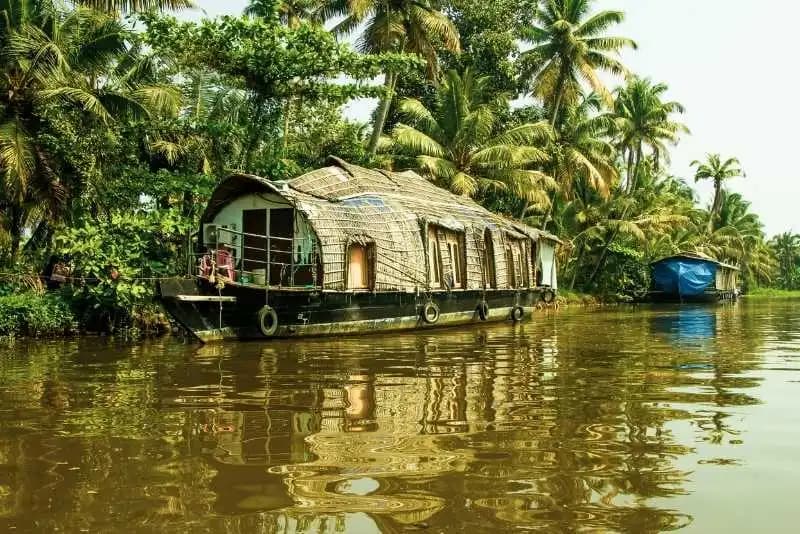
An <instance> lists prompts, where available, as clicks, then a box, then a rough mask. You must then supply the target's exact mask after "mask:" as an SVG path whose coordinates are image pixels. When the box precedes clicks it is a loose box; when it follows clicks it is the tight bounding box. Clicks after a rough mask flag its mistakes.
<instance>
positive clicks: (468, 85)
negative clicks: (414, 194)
mask: <svg viewBox="0 0 800 534" xmlns="http://www.w3.org/2000/svg"><path fill="white" fill-rule="evenodd" d="M186 5H188V2H184V1H182V0H181V1H144V2H115V1H113V0H111V1H107V2H92V1H89V0H78V1H76V2H73V3H66V4H62V3H59V2H50V1H49V0H7V1H5V2H2V3H0V64H1V65H0V66H1V68H2V71H3V73H4V75H3V76H2V77H0V175H2V181H0V266H1V268H0V271H2V274H1V275H0V291H2V293H3V294H6V295H12V296H11V297H2V298H6V299H9V298H10V299H11V300H9V301H8V302H5V303H2V304H0V306H11V307H14V306H16V305H17V304H19V302H22V301H25V300H26V299H25V298H23V297H19V296H18V295H21V294H23V292H30V291H32V289H31V288H30V287H28V286H26V280H30V279H31V278H34V279H38V280H40V282H41V284H42V287H45V286H47V285H48V284H49V285H51V286H52V285H53V281H52V280H51V279H50V276H51V275H53V272H54V271H53V267H54V263H64V264H65V265H66V266H67V268H68V272H66V273H59V278H58V282H59V283H58V284H56V285H58V286H61V288H60V289H59V290H58V292H55V293H51V294H48V296H46V297H45V296H37V297H36V299H32V300H31V302H38V300H37V299H40V300H42V302H46V303H48V304H47V305H45V306H44V307H43V308H42V309H43V310H46V312H43V313H45V316H46V317H45V318H44V319H42V324H44V323H47V320H49V319H47V317H50V315H49V314H51V313H53V314H57V313H59V311H58V310H62V311H63V310H65V309H67V308H69V310H70V314H71V315H70V317H71V319H70V320H69V323H70V325H72V323H73V320H72V319H73V318H75V317H77V321H78V322H80V323H82V324H94V325H97V324H105V325H107V328H108V329H114V328H115V327H117V326H119V325H125V324H128V325H129V324H136V323H137V322H142V323H145V322H147V321H148V320H150V319H148V318H152V317H153V315H152V308H151V307H150V306H149V304H148V303H149V301H150V299H151V297H152V295H153V288H154V284H155V281H156V280H157V279H158V278H159V277H164V276H172V275H177V274H181V273H185V272H186V270H187V262H188V261H189V260H188V259H187V241H188V239H187V237H188V233H189V232H191V231H192V230H193V229H194V227H195V223H196V221H197V219H198V217H199V215H200V210H201V209H202V206H203V205H204V202H205V200H206V199H207V198H208V195H209V194H210V192H211V190H212V189H213V187H214V185H215V184H216V183H218V181H219V180H221V179H222V178H223V177H224V176H226V175H227V174H228V173H230V172H232V171H244V172H248V173H253V174H258V175H263V176H267V177H270V178H274V179H285V178H289V177H292V176H296V175H298V174H300V173H302V172H305V171H308V170H310V169H313V168H315V167H318V166H320V165H323V164H324V162H325V158H326V157H327V156H328V155H335V156H339V157H341V158H344V159H346V160H349V161H352V162H354V163H357V164H362V165H373V166H382V167H386V168H394V169H414V170H416V171H418V172H420V173H422V174H423V175H424V176H426V177H428V178H429V179H431V180H433V181H434V182H435V183H437V184H438V185H441V186H442V187H447V188H449V189H451V190H452V191H453V192H455V193H457V194H463V195H469V196H471V197H473V198H475V199H476V200H478V201H479V202H481V203H482V204H484V205H485V206H487V207H488V208H490V209H492V210H495V211H497V212H500V213H503V214H505V215H507V216H509V217H514V218H518V219H523V220H525V221H526V222H528V223H529V224H531V225H534V226H538V227H541V228H545V229H547V230H548V231H550V232H552V233H555V234H557V235H558V236H559V237H561V239H562V240H564V242H565V245H564V246H563V247H562V248H561V250H560V262H561V280H562V284H563V286H564V289H566V290H570V291H580V292H583V293H591V294H602V295H605V296H612V297H613V296H618V297H621V298H626V297H629V296H630V295H633V294H636V293H637V292H641V291H643V290H645V289H646V288H647V287H648V285H649V274H648V268H647V265H648V263H649V262H650V261H652V260H654V259H656V258H659V257H662V256H665V255H669V254H674V253H677V252H681V251H693V252H700V253H706V254H709V255H711V256H714V257H716V258H718V259H719V260H722V261H725V262H728V263H733V264H736V265H739V266H741V268H742V281H743V284H744V286H745V288H746V289H751V288H755V287H759V286H767V285H771V284H780V286H781V287H786V288H794V287H796V285H797V284H798V283H800V276H798V275H797V273H798V272H800V271H798V270H797V269H798V257H800V254H798V249H800V247H799V246H798V244H797V241H798V238H796V237H793V238H792V239H794V240H795V242H794V244H793V245H792V247H793V249H792V250H793V252H792V253H791V259H790V258H789V253H788V252H787V251H786V243H785V242H783V241H781V239H779V238H776V239H774V240H772V241H768V240H767V239H766V237H765V236H764V233H763V230H762V225H761V223H760V221H759V218H758V216H757V215H756V214H755V213H753V212H752V210H751V209H750V205H749V203H748V202H747V200H746V199H744V198H742V197H741V195H739V194H737V193H733V192H731V191H730V190H728V189H726V187H725V182H726V180H728V179H729V178H731V177H736V176H742V175H743V171H742V169H741V165H740V164H739V162H738V161H737V160H736V159H735V158H734V157H732V156H733V155H724V156H721V155H716V154H714V153H713V151H714V148H715V147H708V149H709V152H710V154H709V155H707V156H704V155H702V154H698V161H697V162H696V164H695V170H696V173H695V175H694V176H680V177H679V176H673V175H671V174H670V173H669V166H668V163H669V156H670V149H671V148H672V147H674V145H675V144H677V143H678V142H680V140H681V138H683V137H685V136H686V135H689V127H688V125H686V124H685V123H684V121H683V117H682V115H683V111H684V109H683V106H682V105H681V104H680V103H679V102H674V101H670V100H668V98H667V97H666V94H667V91H668V82H669V81H668V80H667V81H666V82H664V81H661V80H651V79H647V78H644V77H641V76H637V74H636V73H635V72H631V71H630V70H629V69H628V68H627V67H626V66H625V65H624V64H623V63H622V62H621V60H620V57H619V52H620V51H622V50H628V49H635V48H636V43H635V41H634V40H632V39H630V38H629V37H628V36H617V35H616V33H615V31H616V29H617V25H618V24H619V23H620V22H622V21H623V19H624V16H625V15H624V13H622V12H619V11H599V10H598V6H597V5H596V3H595V2H594V1H593V0H553V1H550V2H536V1H535V0H522V1H518V0H515V1H513V2H512V1H510V0H498V1H497V2H492V3H490V4H487V3H486V2H481V1H477V0H444V1H441V2H439V1H437V2H433V1H428V0H416V1H414V2H405V1H397V2H391V3H387V2H379V1H372V0H370V1H365V2H342V1H339V0H303V1H299V2H298V1H295V0H284V1H279V0H251V4H250V6H249V7H248V8H247V10H246V14H242V15H241V16H229V17H222V18H219V19H215V20H208V19H205V20H202V21H200V22H181V21H179V20H178V19H176V18H175V17H174V16H172V15H170V14H169V13H168V12H167V11H166V10H170V9H180V8H182V7H186ZM608 76H611V77H613V79H614V80H615V82H614V84H615V85H613V86H607V85H606V84H605V83H604V82H603V80H606V79H608ZM376 79H377V80H379V81H381V80H382V82H383V83H376V81H375V80H376ZM364 97H373V98H375V99H377V101H378V106H377V109H376V110H375V112H374V113H373V120H372V121H371V122H370V123H369V124H362V123H360V122H358V121H354V120H352V119H351V118H349V117H348V115H347V114H346V113H344V111H343V106H344V105H345V104H348V103H352V102H353V101H354V99H359V98H364ZM748 179H757V177H751V178H748ZM692 180H711V181H712V182H713V184H714V189H715V194H714V201H713V203H711V204H710V205H709V206H705V205H703V204H702V203H700V202H699V201H698V198H697V197H696V195H695V193H694V191H693V190H692V189H691V187H690V186H689V183H690V182H691V181H692ZM38 277H44V278H38ZM43 291H44V290H42V292H39V293H36V294H37V295H42V294H43ZM24 294H28V293H24ZM15 299H16V300H15ZM20 299H21V300H20ZM56 300H57V301H58V302H59V304H57V306H56V308H51V307H49V306H50V304H49V303H51V301H52V302H54V301H56ZM15 303H16V304H15ZM23 308H24V307H23ZM3 309H6V308H3ZM9 309H10V308H9ZM26 310H27V311H26ZM31 313H33V312H30V310H28V308H24V309H23V310H22V311H20V312H19V313H17V312H14V314H11V315H13V317H17V318H21V319H19V321H17V319H9V320H8V324H7V325H6V324H5V323H4V325H3V326H2V327H0V328H2V329H5V330H4V331H12V330H16V331H24V332H29V333H36V332H38V331H39V330H40V328H39V326H37V325H38V324H39V323H37V321H38V320H39V319H36V316H35V314H34V315H31ZM26 314H27V315H26ZM11 315H10V316H11ZM65 317H66V315H65ZM14 321H17V322H14ZM23 324H24V325H25V326H15V325H23ZM65 324H66V322H64V323H59V324H58V326H57V327H56V328H55V330H59V329H60V328H61V326H64V325H65ZM51 330H52V329H51Z"/></svg>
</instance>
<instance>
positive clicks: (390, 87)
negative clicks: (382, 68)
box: [367, 72, 397, 157]
mask: <svg viewBox="0 0 800 534" xmlns="http://www.w3.org/2000/svg"><path fill="white" fill-rule="evenodd" d="M396 85H397V74H395V73H392V72H387V73H386V79H385V80H384V82H383V87H384V88H385V89H386V94H385V95H383V98H381V102H380V105H379V106H378V111H377V114H376V116H375V124H374V125H373V126H372V136H371V137H370V139H369V147H368V148H367V153H368V154H369V156H370V157H372V156H374V155H375V153H376V152H377V151H378V141H380V139H381V135H383V127H384V125H385V124H386V118H387V117H388V116H389V108H390V107H391V106H392V99H393V98H394V89H395V86H396Z"/></svg>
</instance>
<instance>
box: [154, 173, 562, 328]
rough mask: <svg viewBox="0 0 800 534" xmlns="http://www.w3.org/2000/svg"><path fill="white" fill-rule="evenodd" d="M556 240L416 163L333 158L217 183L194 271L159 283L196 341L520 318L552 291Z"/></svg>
mask: <svg viewBox="0 0 800 534" xmlns="http://www.w3.org/2000/svg"><path fill="white" fill-rule="evenodd" d="M558 244H559V240H558V239H557V238H556V237H555V236H553V235H550V234H547V233H545V232H543V231H540V230H537V229H534V228H531V227H528V226H526V225H524V224H520V223H518V222H516V221H512V220H509V219H506V218H504V217H501V216H498V215H496V214H494V213H491V212H490V211H488V210H486V209H484V208H482V207H481V206H479V205H478V204H476V203H475V202H473V201H472V200H470V199H469V198H466V197H463V196H457V195H454V194H452V193H450V192H448V191H445V190H443V189H441V188H439V187H436V186H435V185H433V184H432V183H431V182H429V181H428V180H426V179H424V178H423V177H421V176H419V175H418V174H415V173H413V172H410V171H405V172H389V171H383V170H373V169H365V168H361V167H357V166H355V165H351V164H348V163H346V162H344V161H342V160H339V159H336V158H331V164H330V166H328V167H324V168H321V169H317V170H315V171H312V172H310V173H307V174H304V175H302V176H299V177H297V178H294V179H292V180H288V181H273V180H268V179H265V178H261V177H258V176H252V175H248V174H236V175H233V176H230V177H229V178H227V179H226V180H224V181H223V182H222V183H220V184H219V186H218V187H217V188H216V190H215V191H214V192H213V194H212V196H211V198H210V200H209V203H208V205H207V207H206V210H205V212H204V214H203V216H202V219H201V223H200V228H199V230H198V233H197V235H196V245H195V261H194V262H193V263H194V272H192V273H191V276H187V277H186V278H176V279H169V280H163V281H161V283H160V284H159V293H160V298H161V300H162V301H163V303H164V305H165V307H166V309H167V310H168V311H169V313H170V314H171V315H172V316H173V317H174V318H175V319H176V320H177V321H178V322H179V323H180V324H181V325H183V326H184V327H185V328H186V329H187V330H188V331H190V332H192V333H193V334H194V335H195V336H197V338H199V339H200V340H201V341H204V342H207V341H212V340H222V339H264V338H273V337H294V336H309V335H339V334H347V333H365V332H374V331H390V330H405V329H415V328H428V327H434V326H442V325H457V324H469V323H480V322H488V321H521V320H523V319H525V318H527V317H529V316H530V315H531V314H532V313H533V311H534V309H535V308H536V307H539V306H541V303H542V302H545V303H547V302H551V301H552V300H553V299H554V298H555V296H556V290H557V279H556V247H557V246H558Z"/></svg>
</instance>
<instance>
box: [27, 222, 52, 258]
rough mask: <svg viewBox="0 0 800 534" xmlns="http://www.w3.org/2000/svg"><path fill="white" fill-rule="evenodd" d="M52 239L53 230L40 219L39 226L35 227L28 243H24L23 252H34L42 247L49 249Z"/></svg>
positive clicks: (47, 223)
mask: <svg viewBox="0 0 800 534" xmlns="http://www.w3.org/2000/svg"><path fill="white" fill-rule="evenodd" d="M52 237H53V230H52V228H51V227H50V223H49V222H48V221H47V220H46V219H42V220H41V221H39V224H37V225H36V229H35V230H34V231H33V233H32V234H31V237H30V239H28V242H27V243H25V246H24V247H23V250H24V251H26V252H35V251H37V250H40V249H42V248H44V247H49V246H50V239H51V238H52Z"/></svg>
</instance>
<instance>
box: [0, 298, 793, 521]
mask: <svg viewBox="0 0 800 534" xmlns="http://www.w3.org/2000/svg"><path fill="white" fill-rule="evenodd" d="M799 310H800V306H797V305H794V304H792V303H789V302H784V303H769V304H758V305H754V304H753V305H750V304H740V305H738V306H720V307H710V308H691V307H685V308H677V307H676V308H641V309H632V308H630V309H628V308H626V309H621V310H612V311H602V312H597V311H567V312H560V313H559V314H557V315H555V316H554V315H543V314H540V315H537V316H536V320H535V322H533V323H529V324H525V325H521V326H511V325H497V326H491V327H486V328H476V329H472V330H470V329H459V330H440V331H430V332H425V333H409V334H402V335H391V336H372V337H361V338H346V339H317V340H308V341H300V342H298V341H291V342H284V341H279V342H270V343H260V344H259V343H246V344H245V343H243V344H224V345H208V346H204V347H199V346H193V345H183V344H180V343H178V342H176V341H174V340H159V341H154V342H148V343H145V344H143V345H137V346H130V345H124V344H115V343H114V342H110V341H102V340H81V341H76V342H37V343H23V342H19V343H16V344H13V345H9V346H5V347H2V348H0V530H3V531H9V530H12V529H16V530H17V531H22V530H38V531H53V530H66V531H80V530H87V531H92V532H97V531H114V530H116V531H119V530H125V531H159V530H163V531H192V532H205V531H223V532H402V531H411V530H417V531H427V532H443V531H447V532H454V531H465V530H470V531H472V532H483V531H487V530H491V529H500V530H499V531H506V530H509V529H511V528H519V529H530V530H543V531H548V532H562V531H574V530H613V531H635V532H648V531H658V530H668V529H676V528H680V527H684V526H689V527H691V528H693V529H694V530H697V531H709V530H716V529H727V530H737V529H738V530H750V529H751V528H752V529H754V528H760V529H761V530H763V529H764V528H767V529H769V527H774V529H778V530H780V529H783V528H786V530H787V531H789V530H790V528H789V527H791V526H792V519H793V512H794V509H795V505H794V503H793V499H794V492H793V490H794V489H797V487H800V482H796V479H797V478H798V475H800V469H798V467H797V462H796V454H797V453H798V452H800V449H798V446H797V445H796V443H797V438H798V433H800V425H798V423H800V419H799V418H798V416H797V415H795V411H794V404H795V403H794V402H793V399H794V398H796V396H797V393H798V391H800V383H799V382H800V376H799V375H798V373H797V370H798V360H797V356H798V350H799V349H800V334H798V332H800V317H799V316H798V314H797V312H798V311H799Z"/></svg>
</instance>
